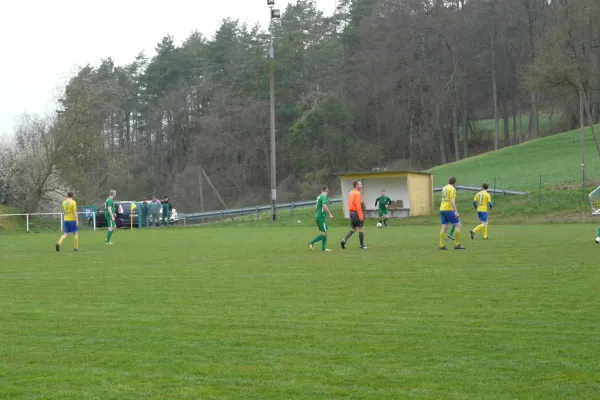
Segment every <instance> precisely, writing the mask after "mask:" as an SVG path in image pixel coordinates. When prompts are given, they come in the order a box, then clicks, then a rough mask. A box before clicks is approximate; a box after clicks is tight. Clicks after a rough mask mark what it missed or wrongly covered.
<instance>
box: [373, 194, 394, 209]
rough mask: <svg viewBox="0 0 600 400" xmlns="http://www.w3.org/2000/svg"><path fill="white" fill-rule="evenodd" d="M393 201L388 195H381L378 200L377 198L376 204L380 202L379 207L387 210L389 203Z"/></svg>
mask: <svg viewBox="0 0 600 400" xmlns="http://www.w3.org/2000/svg"><path fill="white" fill-rule="evenodd" d="M391 202H392V199H390V198H389V197H387V196H379V197H378V198H377V200H375V206H377V203H379V209H380V210H385V209H386V208H387V207H386V206H387V205H389V204H390V203H391Z"/></svg>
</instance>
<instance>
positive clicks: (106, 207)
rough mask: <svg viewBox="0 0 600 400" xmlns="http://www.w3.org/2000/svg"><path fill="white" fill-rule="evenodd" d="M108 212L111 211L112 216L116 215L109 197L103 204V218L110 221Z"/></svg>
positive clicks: (113, 204)
mask: <svg viewBox="0 0 600 400" xmlns="http://www.w3.org/2000/svg"><path fill="white" fill-rule="evenodd" d="M108 210H112V215H113V216H115V215H116V209H115V203H114V201H113V199H112V198H111V197H109V198H108V199H106V201H105V202H104V217H105V218H106V219H107V220H108V219H110V212H109V211H108Z"/></svg>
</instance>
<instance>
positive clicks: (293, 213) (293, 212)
mask: <svg viewBox="0 0 600 400" xmlns="http://www.w3.org/2000/svg"><path fill="white" fill-rule="evenodd" d="M294 206H295V204H294V202H293V201H292V217H293V216H294V215H295V214H296V212H295V211H296V210H295V209H294Z"/></svg>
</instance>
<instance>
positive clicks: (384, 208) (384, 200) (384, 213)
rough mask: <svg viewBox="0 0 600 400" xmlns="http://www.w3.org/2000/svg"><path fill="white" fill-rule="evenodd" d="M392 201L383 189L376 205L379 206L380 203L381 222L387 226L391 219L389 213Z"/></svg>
mask: <svg viewBox="0 0 600 400" xmlns="http://www.w3.org/2000/svg"><path fill="white" fill-rule="evenodd" d="M391 203H392V199H390V198H389V197H388V196H387V195H386V194H385V190H382V191H381V196H379V197H378V198H377V199H376V200H375V207H377V204H379V222H381V223H382V224H383V225H385V226H387V220H388V219H390V216H389V215H388V207H389V205H390V204H391Z"/></svg>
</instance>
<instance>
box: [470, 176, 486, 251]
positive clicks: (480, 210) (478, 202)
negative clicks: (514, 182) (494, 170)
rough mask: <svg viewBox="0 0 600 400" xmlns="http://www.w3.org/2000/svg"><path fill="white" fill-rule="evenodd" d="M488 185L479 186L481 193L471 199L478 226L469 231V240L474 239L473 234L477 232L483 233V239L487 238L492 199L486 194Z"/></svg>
mask: <svg viewBox="0 0 600 400" xmlns="http://www.w3.org/2000/svg"><path fill="white" fill-rule="evenodd" d="M488 188H489V186H488V184H487V183H484V184H483V185H481V189H482V190H481V192H479V193H477V194H476V195H475V198H473V206H475V208H476V209H477V216H478V217H479V225H477V227H475V229H473V230H471V231H469V233H470V234H471V239H475V234H476V233H477V232H479V231H483V238H484V239H485V240H487V238H488V211H489V210H491V209H492V197H491V196H490V194H489V193H488Z"/></svg>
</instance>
